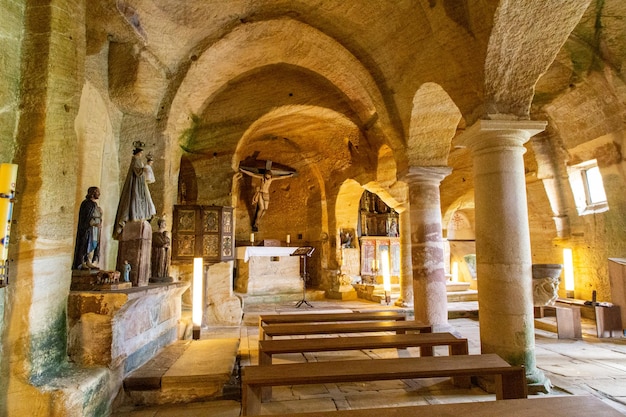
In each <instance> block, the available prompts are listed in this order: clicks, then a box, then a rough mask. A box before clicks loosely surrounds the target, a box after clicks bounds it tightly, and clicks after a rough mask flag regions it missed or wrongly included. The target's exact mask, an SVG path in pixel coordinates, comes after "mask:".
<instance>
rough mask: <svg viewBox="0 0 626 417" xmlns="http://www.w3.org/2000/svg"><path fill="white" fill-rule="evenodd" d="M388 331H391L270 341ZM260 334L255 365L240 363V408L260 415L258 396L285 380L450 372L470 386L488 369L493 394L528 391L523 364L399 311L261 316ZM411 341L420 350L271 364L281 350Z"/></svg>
mask: <svg viewBox="0 0 626 417" xmlns="http://www.w3.org/2000/svg"><path fill="white" fill-rule="evenodd" d="M388 331H393V332H396V334H392V335H384V336H352V337H334V338H307V339H301V338H300V339H298V338H296V339H279V340H274V338H275V337H279V336H296V335H321V334H339V333H365V332H388ZM407 332H419V333H417V334H415V333H409V334H407ZM259 335H260V337H259V339H260V340H259V366H248V367H245V368H244V369H243V374H242V415H255V414H258V413H259V412H260V408H261V403H262V402H263V401H264V400H268V399H269V398H271V388H272V387H273V386H283V385H304V384H324V383H340V382H362V381H376V380H395V379H415V378H433V377H451V378H452V382H453V383H454V384H455V385H457V386H462V387H469V386H470V377H475V376H492V377H493V378H494V382H495V387H496V399H510V398H526V394H527V391H526V389H527V388H526V377H525V372H524V369H523V368H522V367H518V366H511V365H509V364H508V363H507V362H506V361H504V360H503V359H502V358H500V357H499V356H498V355H495V354H484V355H468V343H467V339H464V338H458V337H456V336H455V335H453V334H451V333H432V328H431V327H430V326H426V325H423V324H420V323H417V322H415V321H409V320H406V319H405V315H404V314H402V313H398V312H364V313H327V314H283V315H261V316H260V317H259ZM435 346H448V350H449V354H450V355H449V356H437V357H433V356H432V350H433V347H435ZM409 347H418V348H419V349H420V356H421V357H420V358H419V359H416V358H410V357H399V358H394V359H379V360H376V361H375V362H374V363H373V362H372V361H371V360H365V361H363V360H350V361H332V362H307V363H294V364H280V365H271V363H272V356H273V355H275V354H282V353H304V352H321V351H341V350H361V349H378V348H396V349H406V348H409ZM268 365H271V366H268Z"/></svg>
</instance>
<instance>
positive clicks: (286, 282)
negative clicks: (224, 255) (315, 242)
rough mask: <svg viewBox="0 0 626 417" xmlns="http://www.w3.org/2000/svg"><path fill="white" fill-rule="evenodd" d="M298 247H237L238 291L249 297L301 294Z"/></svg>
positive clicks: (294, 296) (294, 297) (236, 288)
mask: <svg viewBox="0 0 626 417" xmlns="http://www.w3.org/2000/svg"><path fill="white" fill-rule="evenodd" d="M296 249H298V248H297V247H284V246H283V247H276V246H240V247H237V248H236V259H237V276H236V279H235V291H236V292H238V293H241V294H245V295H247V296H277V295H280V296H293V297H292V298H293V299H297V298H298V297H299V296H301V295H302V278H301V277H300V257H299V256H291V254H292V253H293V252H294V251H295V250H296Z"/></svg>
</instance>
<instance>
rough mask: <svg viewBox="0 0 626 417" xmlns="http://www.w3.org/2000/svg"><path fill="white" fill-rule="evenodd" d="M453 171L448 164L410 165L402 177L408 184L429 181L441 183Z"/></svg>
mask: <svg viewBox="0 0 626 417" xmlns="http://www.w3.org/2000/svg"><path fill="white" fill-rule="evenodd" d="M451 172H452V168H451V167H448V166H410V167H408V168H407V170H406V171H404V172H403V173H402V174H401V175H400V177H401V179H402V180H403V181H406V183H407V184H409V185H410V184H411V183H416V182H429V183H433V184H434V183H436V184H437V185H439V184H440V183H441V181H443V179H444V178H445V177H447V176H448V175H450V173H451Z"/></svg>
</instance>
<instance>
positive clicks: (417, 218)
mask: <svg viewBox="0 0 626 417" xmlns="http://www.w3.org/2000/svg"><path fill="white" fill-rule="evenodd" d="M450 171H451V168H449V167H410V168H409V170H408V172H407V173H406V174H405V176H404V181H405V182H406V183H407V184H408V185H409V201H410V210H409V211H410V227H411V230H410V236H411V260H412V263H413V309H414V311H415V320H416V321H421V322H423V323H427V324H432V325H433V326H435V327H437V328H439V329H440V330H441V329H445V328H447V327H448V300H447V294H446V271H445V268H444V262H443V261H444V247H443V239H442V236H441V230H442V228H441V204H440V196H439V185H440V184H441V181H442V180H443V179H444V178H445V177H446V176H447V175H448V174H450ZM403 234H404V235H406V232H404V233H403Z"/></svg>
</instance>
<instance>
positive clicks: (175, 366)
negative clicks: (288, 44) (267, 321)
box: [124, 338, 239, 405]
mask: <svg viewBox="0 0 626 417" xmlns="http://www.w3.org/2000/svg"><path fill="white" fill-rule="evenodd" d="M238 348H239V339H235V338H231V339H204V340H181V341H178V342H175V343H173V344H171V345H169V346H167V347H166V348H164V349H162V350H161V351H160V352H159V353H158V354H157V355H156V356H155V357H154V358H152V359H151V360H150V361H149V362H147V363H146V364H145V365H143V366H141V367H140V368H138V369H137V370H135V371H133V372H132V373H131V374H129V375H128V376H127V377H126V378H125V379H124V390H125V393H126V395H127V398H128V399H129V401H130V402H131V403H132V404H134V405H158V404H173V403H181V402H193V401H207V400H212V399H222V398H223V396H224V388H225V386H227V385H228V383H229V382H230V381H231V377H232V375H233V371H234V370H235V367H236V365H237V350H238Z"/></svg>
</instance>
